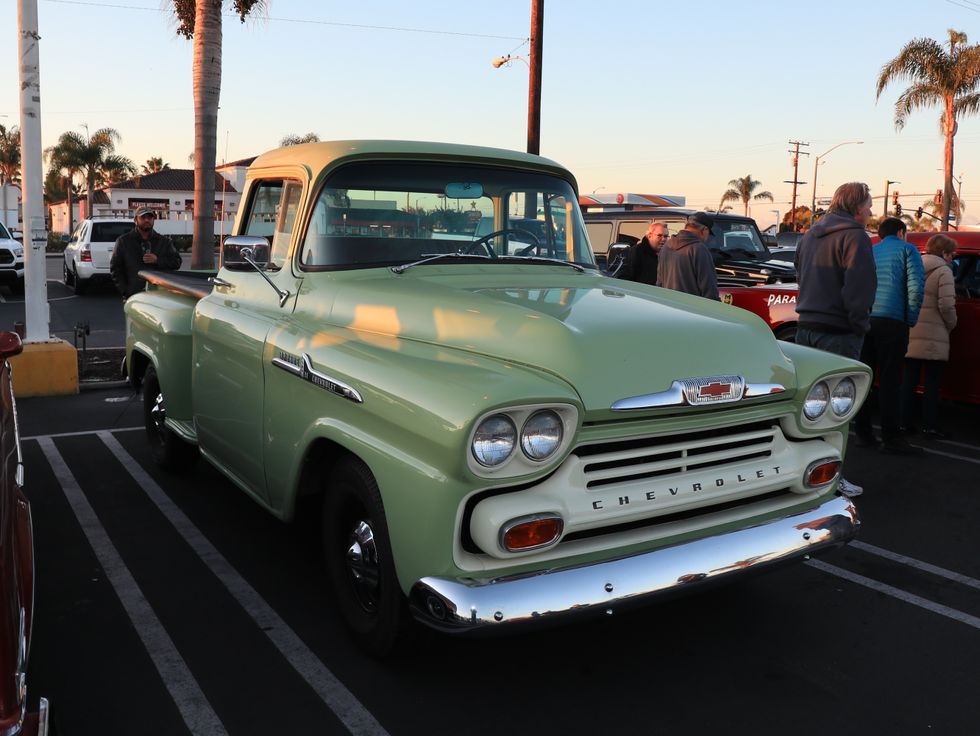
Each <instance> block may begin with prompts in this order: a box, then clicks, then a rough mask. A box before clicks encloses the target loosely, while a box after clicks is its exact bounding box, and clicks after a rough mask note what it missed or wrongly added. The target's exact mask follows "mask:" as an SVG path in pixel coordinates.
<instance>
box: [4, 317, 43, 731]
mask: <svg viewBox="0 0 980 736" xmlns="http://www.w3.org/2000/svg"><path fill="white" fill-rule="evenodd" d="M21 349H22V348H21V342H20V338H19V337H18V336H17V334H16V333H13V332H0V454H2V462H0V734H4V736H6V735H7V734H10V736H14V735H17V736H20V735H21V734H23V735H24V736H34V735H35V734H39V735H40V736H44V734H46V733H47V701H46V700H45V699H44V698H42V699H41V706H40V712H39V713H30V714H28V713H27V655H28V653H29V651H30V643H31V621H32V617H33V613H34V610H33V608H34V535H33V531H32V525H31V507H30V504H28V502H27V498H26V497H25V496H24V492H23V484H24V466H23V463H22V462H21V454H20V437H19V435H18V433H17V406H16V403H15V402H14V395H13V391H12V387H11V370H10V364H9V363H8V362H7V361H8V360H9V359H10V358H12V357H13V356H15V355H17V354H18V353H20V352H21Z"/></svg>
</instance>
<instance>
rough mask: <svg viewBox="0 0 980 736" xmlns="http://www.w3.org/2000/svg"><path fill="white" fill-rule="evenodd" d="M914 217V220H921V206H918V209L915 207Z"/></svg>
mask: <svg viewBox="0 0 980 736" xmlns="http://www.w3.org/2000/svg"><path fill="white" fill-rule="evenodd" d="M915 219H916V220H921V219H922V208H921V207H919V209H917V210H916V211H915Z"/></svg>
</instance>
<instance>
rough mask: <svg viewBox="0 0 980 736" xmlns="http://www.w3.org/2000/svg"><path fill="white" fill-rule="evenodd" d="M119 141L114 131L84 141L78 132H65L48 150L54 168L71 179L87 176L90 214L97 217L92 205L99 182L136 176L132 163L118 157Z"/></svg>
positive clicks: (107, 129) (105, 129)
mask: <svg viewBox="0 0 980 736" xmlns="http://www.w3.org/2000/svg"><path fill="white" fill-rule="evenodd" d="M119 139H120V136H119V133H118V132H117V131H116V130H115V129H114V128H100V129H99V130H97V131H95V132H94V133H93V134H92V137H91V138H89V139H88V140H85V138H84V136H82V135H81V134H80V133H76V132H75V131H71V130H70V131H68V132H67V133H62V134H61V137H60V138H58V142H57V143H56V144H55V145H54V146H52V147H51V148H49V149H47V150H46V151H45V154H47V155H48V157H49V159H50V161H51V166H52V168H54V169H56V170H59V171H65V172H67V173H68V176H69V177H74V175H75V174H76V173H80V174H82V175H83V176H84V177H85V184H86V191H87V193H88V214H89V217H91V216H92V214H94V211H93V206H92V205H93V203H94V198H95V185H96V183H99V182H103V181H106V180H107V179H112V178H114V177H122V178H125V177H126V176H129V175H131V174H135V173H136V167H135V166H134V165H133V162H132V161H130V160H129V159H128V158H126V157H125V156H119V155H118V154H116V152H115V151H116V142H117V141H118V140H119ZM70 209H71V202H69V213H68V224H69V225H71V211H70Z"/></svg>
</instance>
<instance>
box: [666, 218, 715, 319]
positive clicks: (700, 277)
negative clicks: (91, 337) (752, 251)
mask: <svg viewBox="0 0 980 736" xmlns="http://www.w3.org/2000/svg"><path fill="white" fill-rule="evenodd" d="M714 225H715V219H714V218H713V217H712V216H711V215H709V214H707V213H704V212H695V213H694V214H693V215H691V216H690V217H688V218H687V224H686V225H684V229H683V230H681V231H680V232H679V233H677V235H675V236H674V237H672V238H671V239H670V240H668V241H667V242H666V244H665V245H664V247H663V248H661V249H660V264H659V266H658V267H657V286H662V287H664V288H666V289H673V290H674V291H683V292H685V293H686V294H694V295H695V296H703V297H704V298H705V299H714V300H715V301H718V300H719V298H720V297H719V295H718V280H717V278H716V276H715V261H714V259H713V258H712V257H711V251H709V250H708V246H706V245H705V243H706V242H707V240H708V238H710V237H711V228H712V227H714Z"/></svg>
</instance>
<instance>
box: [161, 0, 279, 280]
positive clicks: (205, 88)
mask: <svg viewBox="0 0 980 736" xmlns="http://www.w3.org/2000/svg"><path fill="white" fill-rule="evenodd" d="M232 1H233V4H234V6H235V11H236V12H237V13H238V16H239V18H240V19H241V21H242V22H243V23H244V22H245V16H247V15H248V14H249V12H250V11H251V10H252V9H253V8H254V7H256V6H259V7H261V6H262V4H263V3H262V0H232ZM173 3H174V13H175V14H176V15H177V21H178V27H177V33H178V34H180V35H181V36H183V37H184V38H188V39H191V38H192V39H194V64H193V75H194V77H193V79H194V204H195V206H194V235H193V240H192V244H191V268H194V269H212V268H214V205H213V204H212V203H213V202H214V167H215V160H216V158H217V147H218V141H217V138H218V100H219V99H220V97H221V6H222V4H223V2H222V0H173Z"/></svg>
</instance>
